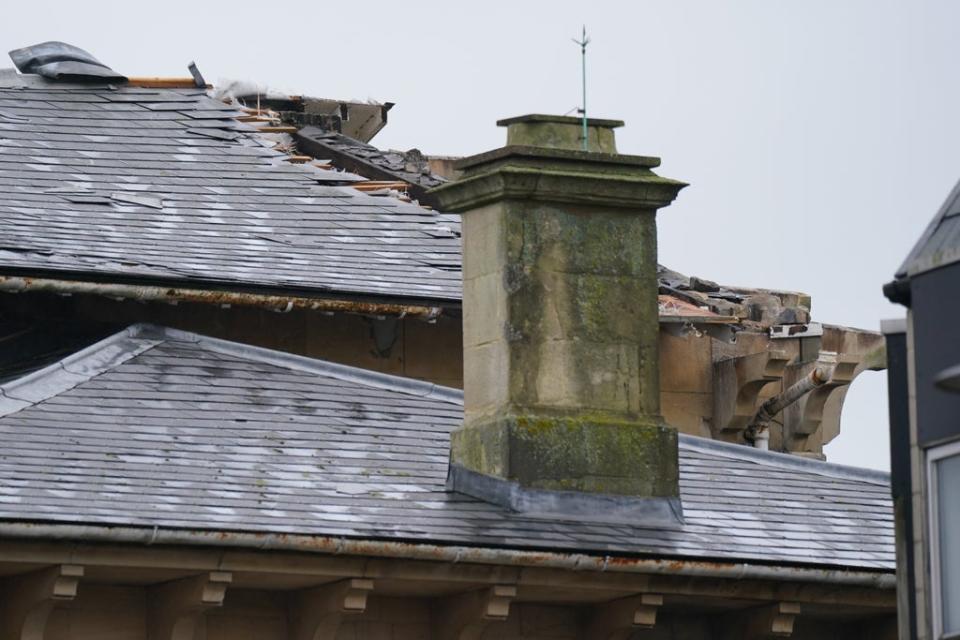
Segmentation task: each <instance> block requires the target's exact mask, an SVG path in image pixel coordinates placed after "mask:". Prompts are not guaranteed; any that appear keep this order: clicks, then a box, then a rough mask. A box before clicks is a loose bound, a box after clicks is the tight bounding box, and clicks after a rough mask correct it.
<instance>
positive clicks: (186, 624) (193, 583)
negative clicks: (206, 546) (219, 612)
mask: <svg viewBox="0 0 960 640" xmlns="http://www.w3.org/2000/svg"><path fill="white" fill-rule="evenodd" d="M232 580H233V575H232V574H231V573H230V572H228V571H210V572H208V573H204V574H201V575H197V576H191V577H189V578H183V579H181V580H173V581H171V582H167V583H164V584H161V585H159V586H156V587H153V588H152V589H151V593H150V595H149V596H148V603H149V604H148V610H147V620H148V624H147V637H148V638H149V639H150V640H193V638H194V634H195V633H196V629H197V623H198V622H199V621H200V619H201V618H202V617H203V615H204V613H206V612H207V611H208V610H209V609H213V608H216V607H220V606H223V598H224V596H226V593H227V586H229V584H230V582H231V581H232Z"/></svg>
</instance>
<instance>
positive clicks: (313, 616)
mask: <svg viewBox="0 0 960 640" xmlns="http://www.w3.org/2000/svg"><path fill="white" fill-rule="evenodd" d="M371 591H373V580H367V579H363V578H350V579H348V580H341V581H339V582H335V583H333V584H325V585H323V586H320V587H315V588H313V589H305V590H303V591H301V592H299V593H297V594H296V595H294V597H293V601H292V602H291V607H290V627H291V629H292V631H293V633H292V634H291V636H290V637H291V638H293V639H294V640H326V639H327V638H334V637H336V635H337V629H338V628H339V627H340V623H341V622H342V621H343V618H344V617H345V616H351V615H359V614H361V613H363V612H364V611H366V610H367V596H368V595H369V594H370V592H371Z"/></svg>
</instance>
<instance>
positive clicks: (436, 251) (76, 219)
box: [0, 70, 460, 300]
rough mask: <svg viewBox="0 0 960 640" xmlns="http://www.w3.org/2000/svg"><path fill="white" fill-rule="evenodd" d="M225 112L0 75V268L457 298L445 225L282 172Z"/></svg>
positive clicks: (134, 91)
mask: <svg viewBox="0 0 960 640" xmlns="http://www.w3.org/2000/svg"><path fill="white" fill-rule="evenodd" d="M238 114H239V112H237V111H236V110H235V109H233V108H232V107H228V106H227V105H225V104H223V103H222V102H219V101H216V100H213V99H211V98H209V97H207V96H206V94H205V92H204V91H203V90H202V89H190V88H187V89H144V88H136V87H129V86H123V85H119V86H114V85H106V84H83V85H79V84H67V83H63V82H51V81H48V80H45V79H43V78H40V77H38V76H25V75H18V74H16V73H15V72H13V71H12V70H8V71H2V72H0V273H12V272H17V273H31V274H32V273H38V272H42V273H44V274H45V275H47V274H51V273H52V274H55V275H57V276H59V277H65V278H75V279H79V278H86V277H89V276H90V275H91V274H92V275H93V276H95V277H97V278H99V279H103V280H108V281H130V280H140V281H143V280H149V281H151V282H157V281H159V282H163V283H169V282H177V283H178V284H181V285H182V284H184V283H187V284H189V283H199V284H202V285H204V286H214V285H216V286H222V287H226V288H231V287H243V288H248V287H267V288H276V289H287V288H289V289H297V290H300V291H308V292H328V291H329V292H334V293H345V294H360V295H365V294H370V295H376V296H379V297H383V296H386V297H391V298H426V299H439V300H456V299H459V297H460V273H459V265H460V240H459V236H458V234H457V230H456V225H457V218H455V217H453V216H445V215H443V214H439V213H437V212H434V211H430V210H427V209H423V208H421V207H419V206H416V205H413V204H409V203H404V202H401V201H400V200H397V199H395V198H383V197H373V196H368V195H364V194H362V193H360V192H358V191H356V190H354V189H350V188H348V187H344V186H337V185H341V184H344V183H346V182H348V181H350V180H356V179H358V178H357V177H356V176H351V175H350V174H346V173H341V172H336V171H324V170H322V169H319V168H317V167H312V166H309V165H292V164H290V163H288V162H286V161H285V158H286V156H285V154H282V153H280V152H278V151H274V150H273V149H271V148H270V143H269V142H268V141H267V140H266V139H265V138H264V135H263V134H260V133H257V132H256V131H255V129H254V128H253V127H251V126H248V125H246V124H242V123H240V122H238V121H236V120H235V119H234V116H236V115H238Z"/></svg>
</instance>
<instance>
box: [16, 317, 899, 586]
mask: <svg viewBox="0 0 960 640" xmlns="http://www.w3.org/2000/svg"><path fill="white" fill-rule="evenodd" d="M0 391H2V395H0V438H2V440H3V442H4V447H3V448H2V450H0V520H16V521H34V522H37V521H40V522H70V523H87V524H96V523H100V524H124V525H128V526H143V527H155V526H156V527H168V528H189V529H203V530H216V531H224V530H229V531H252V532H286V533H301V534H317V535H325V536H346V537H352V538H364V539H387V540H408V541H421V542H430V543H437V544H460V545H482V546H496V547H510V548H517V549H534V548H535V549H553V550H557V551H583V552H595V553H604V554H617V553H623V554H646V555H656V556H671V557H688V558H711V559H718V560H737V561H749V562H764V563H797V564H805V565H821V566H833V567H855V568H861V569H863V568H872V569H882V570H892V568H893V567H894V537H893V536H894V534H893V520H892V508H891V503H890V499H889V488H888V478H887V476H886V474H882V473H879V472H872V471H865V470H858V469H850V468H847V467H842V466H838V465H831V464H827V463H821V462H817V461H811V460H804V459H799V458H796V457H791V456H786V455H783V454H775V453H767V452H760V451H756V450H753V449H749V448H746V447H741V446H737V445H727V444H723V443H718V442H713V441H708V440H703V439H700V438H694V437H689V436H682V437H681V439H680V461H681V491H682V499H683V508H684V514H685V520H686V522H685V524H684V525H683V527H682V529H679V530H662V529H656V528H649V527H644V526H642V525H643V523H637V526H620V525H609V524H599V523H590V522H582V521H578V522H573V521H571V522H563V521H544V520H537V519H532V518H529V517H524V516H522V515H518V514H515V513H510V512H506V511H504V510H502V509H500V508H498V507H495V506H493V505H489V504H486V503H483V502H480V501H478V500H475V499H472V498H469V497H466V496H462V495H457V494H451V493H447V492H446V491H445V490H444V483H445V478H446V471H447V450H448V449H447V448H448V443H449V433H450V431H451V430H452V429H454V428H456V427H457V426H458V425H459V424H460V422H461V419H462V401H461V396H460V394H459V392H456V391H453V390H449V389H444V388H441V387H436V386H434V385H431V384H429V383H423V382H418V381H411V380H407V379H402V378H394V377H390V376H384V375H381V374H376V373H371V372H368V371H362V370H359V369H352V368H349V367H343V366H341V365H333V364H329V363H324V362H321V361H317V360H312V359H308V358H303V357H299V356H291V355H289V354H282V353H279V352H273V351H267V350H263V349H257V348H253V347H249V346H246V345H241V344H237V343H228V342H223V341H219V340H214V339H211V338H204V337H200V336H197V335H195V334H188V333H184V332H178V331H173V330H168V329H161V328H157V327H152V326H148V325H138V326H135V327H132V328H130V329H128V330H127V331H125V332H122V333H120V334H118V335H116V336H114V337H112V338H109V339H107V340H106V341H104V342H101V343H98V344H97V345H94V346H93V347H90V348H89V349H86V350H84V351H82V352H79V353H78V354H75V355H73V356H71V357H70V358H67V359H66V360H64V361H62V362H61V363H58V364H57V365H54V366H53V367H50V368H48V369H45V370H42V371H39V372H37V373H34V374H32V375H31V376H28V377H27V378H24V379H21V380H19V381H16V382H13V383H8V384H6V385H4V386H2V387H0Z"/></svg>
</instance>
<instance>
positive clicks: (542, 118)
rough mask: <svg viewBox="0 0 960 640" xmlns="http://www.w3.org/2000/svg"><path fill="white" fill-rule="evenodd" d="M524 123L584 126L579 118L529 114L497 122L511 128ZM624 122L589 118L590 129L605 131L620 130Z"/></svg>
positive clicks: (501, 125)
mask: <svg viewBox="0 0 960 640" xmlns="http://www.w3.org/2000/svg"><path fill="white" fill-rule="evenodd" d="M522 122H552V123H556V124H576V125H582V124H583V118H579V117H577V116H552V115H549V114H545V113H528V114H527V115H523V116H514V117H512V118H504V119H503V120H497V126H498V127H509V126H510V125H512V124H519V123H522ZM624 124H625V123H624V121H623V120H604V119H602V118H587V126H588V127H601V128H604V129H618V128H620V127H622V126H623V125H624Z"/></svg>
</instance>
